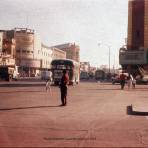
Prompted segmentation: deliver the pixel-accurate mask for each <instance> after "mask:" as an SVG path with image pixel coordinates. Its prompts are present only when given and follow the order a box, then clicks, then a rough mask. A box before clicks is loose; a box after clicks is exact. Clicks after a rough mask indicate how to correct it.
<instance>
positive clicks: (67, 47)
mask: <svg viewBox="0 0 148 148" xmlns="http://www.w3.org/2000/svg"><path fill="white" fill-rule="evenodd" d="M54 47H55V48H58V49H60V50H63V51H65V52H66V58H67V59H72V60H75V61H77V62H79V61H80V54H79V52H80V47H79V46H78V45H76V44H75V43H66V44H61V45H56V46H54Z"/></svg>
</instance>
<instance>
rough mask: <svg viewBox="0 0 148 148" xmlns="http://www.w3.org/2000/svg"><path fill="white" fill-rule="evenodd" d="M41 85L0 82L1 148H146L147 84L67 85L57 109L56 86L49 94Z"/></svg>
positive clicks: (147, 136) (94, 83)
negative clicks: (129, 86)
mask: <svg viewBox="0 0 148 148" xmlns="http://www.w3.org/2000/svg"><path fill="white" fill-rule="evenodd" d="M26 84H27V85H26ZM43 84H44V83H43V82H41V83H39V82H31V83H29V82H26V83H25V82H15V85H14V83H11V85H9V86H8V84H7V85H5V84H4V83H3V84H0V146H2V147H4V146H7V147H9V146H10V147H20V146H24V147H31V146H34V147H47V146H48V147H49V146H51V147H90V146H91V147H93V146H94V147H96V146H100V147H102V146H103V147H108V146H110V147H115V146H116V147H131V146H132V147H142V146H145V147H148V117H147V115H148V113H147V111H148V108H147V106H148V97H147V96H148V86H147V85H139V86H137V88H136V89H135V90H128V89H127V88H125V90H120V86H119V85H111V84H109V83H96V82H93V83H91V82H83V83H80V84H79V85H76V86H70V87H69V95H68V105H67V106H65V107H60V106H59V105H60V104H61V102H60V93H59V88H58V87H54V86H53V87H52V92H51V93H49V92H45V88H44V86H43ZM131 104H132V105H133V112H131V114H133V115H128V114H127V106H129V105H131Z"/></svg>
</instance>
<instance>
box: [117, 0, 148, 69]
mask: <svg viewBox="0 0 148 148" xmlns="http://www.w3.org/2000/svg"><path fill="white" fill-rule="evenodd" d="M147 55H148V0H129V3H128V36H127V45H126V47H122V48H121V49H120V52H119V62H120V64H121V65H122V67H123V69H126V70H128V71H130V72H131V71H133V72H136V71H137V70H138V68H139V67H142V68H144V69H145V70H148V56H147Z"/></svg>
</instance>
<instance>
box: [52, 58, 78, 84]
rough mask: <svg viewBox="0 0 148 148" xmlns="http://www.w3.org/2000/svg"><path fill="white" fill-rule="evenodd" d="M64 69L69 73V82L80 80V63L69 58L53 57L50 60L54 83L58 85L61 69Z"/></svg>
mask: <svg viewBox="0 0 148 148" xmlns="http://www.w3.org/2000/svg"><path fill="white" fill-rule="evenodd" d="M64 69H66V70H67V71H68V75H69V84H71V85H73V84H74V83H76V84H78V83H79V81H80V65H79V63H78V62H76V61H74V60H70V59H55V60H52V62H51V70H52V79H53V82H54V84H55V85H58V84H59V82H60V80H61V77H62V73H63V70H64Z"/></svg>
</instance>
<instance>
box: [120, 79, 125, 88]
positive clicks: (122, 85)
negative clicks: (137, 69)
mask: <svg viewBox="0 0 148 148" xmlns="http://www.w3.org/2000/svg"><path fill="white" fill-rule="evenodd" d="M120 84H121V89H124V85H125V80H121V82H120Z"/></svg>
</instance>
